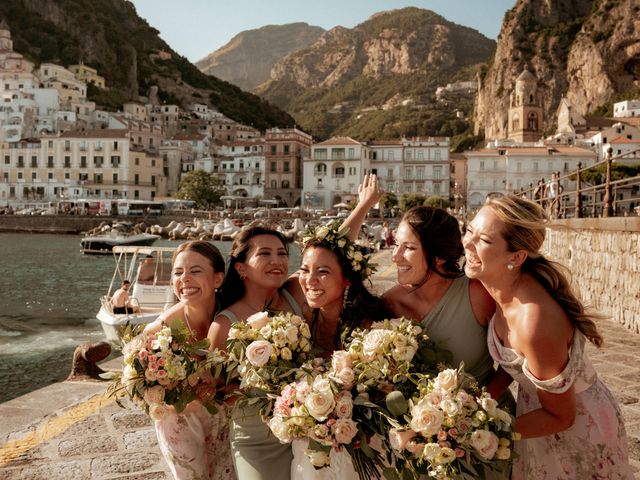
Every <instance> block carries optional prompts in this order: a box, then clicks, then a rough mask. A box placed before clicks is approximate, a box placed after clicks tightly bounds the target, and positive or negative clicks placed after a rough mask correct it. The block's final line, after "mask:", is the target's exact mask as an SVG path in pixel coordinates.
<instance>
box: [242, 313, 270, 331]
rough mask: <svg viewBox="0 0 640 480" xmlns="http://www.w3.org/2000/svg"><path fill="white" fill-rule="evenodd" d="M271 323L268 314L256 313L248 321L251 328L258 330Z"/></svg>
mask: <svg viewBox="0 0 640 480" xmlns="http://www.w3.org/2000/svg"><path fill="white" fill-rule="evenodd" d="M269 322H270V320H269V314H268V313H267V312H258V313H254V314H253V315H251V316H250V317H249V318H247V320H246V323H247V325H249V326H250V327H251V328H254V329H256V330H260V329H261V328H262V327H264V326H265V325H267V324H268V323H269Z"/></svg>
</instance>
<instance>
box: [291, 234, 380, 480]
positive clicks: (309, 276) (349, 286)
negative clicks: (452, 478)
mask: <svg viewBox="0 0 640 480" xmlns="http://www.w3.org/2000/svg"><path fill="white" fill-rule="evenodd" d="M371 273H372V268H371V267H370V265H369V262H368V257H367V256H366V255H364V253H363V251H362V248H361V247H360V246H359V245H356V244H355V243H353V242H352V241H351V240H350V239H349V238H348V235H347V232H346V231H344V230H341V229H340V225H339V224H337V223H334V224H332V225H331V226H330V227H320V228H317V229H315V231H313V232H312V234H311V235H309V236H306V237H305V239H304V245H303V250H302V260H301V265H300V270H299V272H298V275H299V276H298V281H299V283H300V287H301V288H302V291H303V292H304V295H305V298H306V302H307V304H308V305H309V307H310V308H311V309H312V311H311V317H310V329H311V340H312V344H313V345H314V346H315V347H316V348H317V349H319V350H321V352H322V353H321V355H323V356H329V355H330V354H331V353H332V352H333V351H334V350H339V349H340V348H341V346H342V339H343V338H345V336H346V335H348V334H349V333H350V332H351V331H352V330H353V329H355V328H357V327H360V328H368V327H369V326H370V325H371V323H372V322H374V321H378V320H383V319H385V318H390V316H391V315H390V312H389V311H388V310H387V308H386V307H385V305H384V303H383V301H382V300H381V299H380V298H379V297H377V296H375V295H373V294H372V293H371V292H369V290H367V288H366V286H365V285H364V280H366V279H367V278H368V277H369V276H370V275H371ZM292 445H293V446H292V448H293V454H294V459H293V463H292V464H291V478H292V479H300V480H308V479H310V480H313V479H318V480H320V479H323V480H324V479H327V480H328V479H336V480H337V479H347V480H349V479H354V480H355V479H358V475H357V474H356V471H355V469H354V468H353V464H352V461H351V457H350V456H349V454H348V453H347V452H346V451H345V450H342V451H336V450H332V451H331V464H330V466H327V467H324V468H322V469H321V470H315V468H314V467H313V465H312V464H311V462H310V460H309V457H308V456H307V455H305V449H306V447H307V440H306V439H295V440H294V441H293V444H292Z"/></svg>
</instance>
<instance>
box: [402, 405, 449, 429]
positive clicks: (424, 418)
mask: <svg viewBox="0 0 640 480" xmlns="http://www.w3.org/2000/svg"><path fill="white" fill-rule="evenodd" d="M411 417H412V418H411V422H410V424H409V426H410V427H411V429H412V430H415V431H416V432H419V433H421V434H422V435H423V436H425V437H429V436H431V435H435V434H436V433H437V432H438V430H440V427H441V425H442V421H443V420H444V413H442V411H441V410H440V409H438V408H437V407H434V406H433V405H431V404H430V403H429V402H427V401H425V400H424V399H423V400H420V401H419V402H418V404H417V405H414V406H413V407H412V408H411Z"/></svg>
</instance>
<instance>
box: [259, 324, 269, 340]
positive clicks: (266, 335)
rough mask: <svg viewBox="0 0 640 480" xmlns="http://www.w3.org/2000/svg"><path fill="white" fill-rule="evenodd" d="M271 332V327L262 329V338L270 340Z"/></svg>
mask: <svg viewBox="0 0 640 480" xmlns="http://www.w3.org/2000/svg"><path fill="white" fill-rule="evenodd" d="M271 332H272V329H271V325H265V326H264V327H262V328H261V329H260V335H262V338H269V337H270V336H271Z"/></svg>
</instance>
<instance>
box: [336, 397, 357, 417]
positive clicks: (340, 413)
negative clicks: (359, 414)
mask: <svg viewBox="0 0 640 480" xmlns="http://www.w3.org/2000/svg"><path fill="white" fill-rule="evenodd" d="M335 412H336V416H337V417H338V418H350V417H351V413H352V412H353V400H352V399H351V394H350V393H349V392H345V393H343V394H342V395H341V396H340V398H338V401H337V402H336V408H335Z"/></svg>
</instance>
